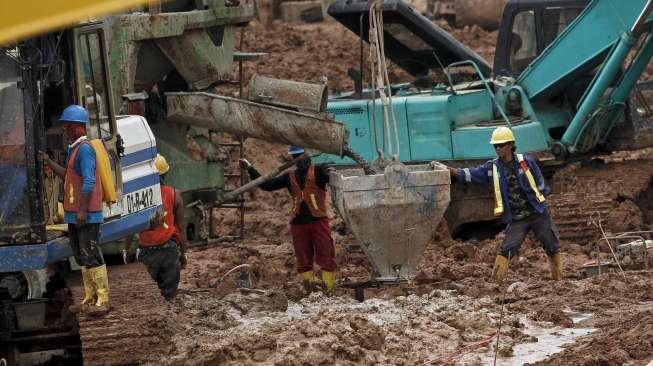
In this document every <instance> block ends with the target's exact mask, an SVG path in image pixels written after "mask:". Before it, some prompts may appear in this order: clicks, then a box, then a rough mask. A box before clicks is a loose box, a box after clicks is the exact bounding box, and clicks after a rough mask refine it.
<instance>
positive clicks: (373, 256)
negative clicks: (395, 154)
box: [329, 163, 451, 282]
mask: <svg viewBox="0 0 653 366" xmlns="http://www.w3.org/2000/svg"><path fill="white" fill-rule="evenodd" d="M450 184H451V180H450V177H449V171H448V170H447V168H446V167H445V166H442V165H436V166H435V168H433V167H432V166H430V165H412V166H406V165H403V164H401V163H392V164H390V165H388V166H387V167H386V168H385V171H384V173H383V174H374V175H364V173H363V170H362V169H350V170H342V171H337V172H332V173H331V176H330V182H329V185H330V187H331V195H332V199H333V202H334V206H335V207H336V209H337V210H338V212H339V213H340V216H341V217H342V218H343V219H344V220H345V222H346V223H347V225H348V227H349V228H350V229H351V230H352V232H353V233H354V235H355V236H356V239H357V240H358V241H359V243H360V246H361V248H362V249H363V251H364V252H365V254H366V255H367V257H368V258H369V260H370V262H371V263H372V265H373V266H374V269H375V270H376V272H377V274H378V277H376V280H377V281H384V282H391V281H397V280H403V279H409V278H412V277H414V275H415V271H416V268H417V265H418V264H419V261H420V259H421V257H422V254H423V253H424V249H426V245H427V244H428V242H429V240H430V239H431V237H432V235H433V232H434V231H435V229H436V227H437V225H438V223H439V222H440V219H441V218H442V215H443V214H444V211H445V210H446V208H447V206H448V205H449V201H450V199H451V197H450Z"/></svg>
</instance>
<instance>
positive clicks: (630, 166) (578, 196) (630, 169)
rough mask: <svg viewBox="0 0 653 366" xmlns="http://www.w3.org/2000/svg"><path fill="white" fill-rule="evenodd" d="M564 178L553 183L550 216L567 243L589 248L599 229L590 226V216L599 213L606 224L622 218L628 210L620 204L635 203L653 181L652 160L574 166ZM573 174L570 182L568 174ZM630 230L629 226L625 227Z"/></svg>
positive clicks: (599, 162)
mask: <svg viewBox="0 0 653 366" xmlns="http://www.w3.org/2000/svg"><path fill="white" fill-rule="evenodd" d="M563 174H564V175H565V177H564V178H562V179H558V177H555V178H554V180H553V185H554V192H556V193H553V194H551V196H550V197H549V199H548V200H549V202H550V207H551V215H552V217H553V220H554V222H555V223H556V226H557V227H558V230H559V232H560V239H561V240H562V241H563V242H567V243H577V244H581V245H586V244H590V243H593V242H595V240H596V239H598V238H599V237H600V235H601V232H600V230H599V229H598V228H597V227H596V226H594V225H592V224H591V218H590V216H591V215H592V214H593V213H595V212H598V213H599V214H600V217H601V219H602V222H603V224H602V225H603V227H604V229H605V228H606V221H607V220H610V219H619V218H620V217H623V219H624V222H626V219H627V216H628V214H629V212H628V211H625V210H624V209H622V208H620V203H621V202H624V201H627V200H630V201H633V202H634V203H635V204H636V202H635V201H636V200H637V197H638V196H639V195H640V194H641V193H642V192H644V191H645V190H646V189H647V188H648V186H649V182H650V181H651V179H652V178H653V160H651V159H642V160H625V161H612V162H603V161H602V160H598V161H597V162H596V163H594V164H592V165H590V166H585V167H580V166H575V167H571V168H570V169H569V171H567V172H565V173H563ZM570 174H571V175H573V177H572V178H571V180H570V179H565V178H569V177H568V175H570ZM625 228H627V227H625Z"/></svg>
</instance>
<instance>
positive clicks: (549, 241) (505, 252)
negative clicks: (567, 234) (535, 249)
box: [499, 209, 560, 258]
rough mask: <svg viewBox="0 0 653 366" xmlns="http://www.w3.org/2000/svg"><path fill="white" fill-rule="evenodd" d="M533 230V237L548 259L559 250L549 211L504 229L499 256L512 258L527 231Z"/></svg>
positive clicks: (515, 254)
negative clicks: (504, 235)
mask: <svg viewBox="0 0 653 366" xmlns="http://www.w3.org/2000/svg"><path fill="white" fill-rule="evenodd" d="M531 230H533V233H535V237H536V238H537V240H538V241H539V242H540V244H541V245H542V248H543V249H544V251H545V252H546V255H548V256H549V257H550V256H552V255H554V254H556V253H557V252H558V251H559V250H560V238H559V235H558V229H557V228H556V227H555V224H554V223H553V220H551V215H549V210H548V209H547V210H545V211H544V212H543V213H541V214H536V215H534V216H531V217H529V218H527V219H524V220H520V221H513V222H511V223H509V224H508V226H507V227H506V232H505V234H506V238H505V239H504V240H503V243H502V244H501V249H500V250H499V254H500V255H502V256H504V257H506V258H514V257H516V256H517V254H518V253H519V248H520V247H521V245H522V244H523V243H524V239H525V238H526V235H527V234H528V232H529V231H531Z"/></svg>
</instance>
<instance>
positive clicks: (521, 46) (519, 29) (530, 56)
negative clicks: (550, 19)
mask: <svg viewBox="0 0 653 366" xmlns="http://www.w3.org/2000/svg"><path fill="white" fill-rule="evenodd" d="M535 57H537V36H536V32H535V12H534V11H533V10H526V11H522V12H520V13H518V14H517V15H516V16H515V18H514V21H513V23H512V36H511V37H510V69H511V70H512V72H513V73H515V74H520V73H521V72H522V71H524V69H525V68H526V66H528V64H530V63H531V61H533V60H534V59H535Z"/></svg>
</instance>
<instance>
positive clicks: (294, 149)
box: [288, 146, 304, 155]
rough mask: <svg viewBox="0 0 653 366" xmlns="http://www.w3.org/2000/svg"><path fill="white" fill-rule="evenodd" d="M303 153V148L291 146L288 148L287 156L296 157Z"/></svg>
mask: <svg viewBox="0 0 653 366" xmlns="http://www.w3.org/2000/svg"><path fill="white" fill-rule="evenodd" d="M303 153H304V148H303V147H301V146H291V147H289V148H288V154H290V155H297V154H303Z"/></svg>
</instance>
